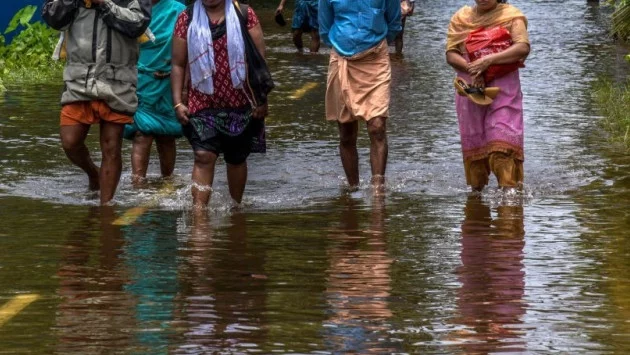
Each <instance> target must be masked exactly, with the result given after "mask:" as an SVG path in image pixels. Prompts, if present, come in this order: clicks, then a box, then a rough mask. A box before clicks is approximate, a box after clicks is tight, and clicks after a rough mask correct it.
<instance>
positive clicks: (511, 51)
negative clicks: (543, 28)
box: [468, 18, 530, 76]
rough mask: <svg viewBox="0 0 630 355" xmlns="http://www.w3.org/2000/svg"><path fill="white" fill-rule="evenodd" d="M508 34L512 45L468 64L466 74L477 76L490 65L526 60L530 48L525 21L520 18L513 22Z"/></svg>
mask: <svg viewBox="0 0 630 355" xmlns="http://www.w3.org/2000/svg"><path fill="white" fill-rule="evenodd" d="M510 32H511V35H512V42H513V44H512V45H511V46H510V47H509V48H508V49H506V50H504V51H503V52H499V53H494V54H489V55H487V56H485V57H482V58H479V59H477V60H476V61H474V62H472V63H470V64H469V65H468V72H469V73H470V74H471V75H473V76H478V75H480V74H481V73H483V72H485V71H486V70H487V69H488V68H489V67H490V66H491V65H497V64H511V63H516V62H520V61H524V60H525V58H527V56H528V55H529V50H530V47H529V36H528V34H527V27H526V24H525V21H524V20H522V19H520V18H519V19H515V20H513V22H512V25H511V31H510Z"/></svg>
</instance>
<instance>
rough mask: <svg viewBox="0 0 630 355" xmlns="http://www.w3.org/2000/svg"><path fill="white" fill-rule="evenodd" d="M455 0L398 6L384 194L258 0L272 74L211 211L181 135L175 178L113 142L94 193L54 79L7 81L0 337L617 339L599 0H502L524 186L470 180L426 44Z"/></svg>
mask: <svg viewBox="0 0 630 355" xmlns="http://www.w3.org/2000/svg"><path fill="white" fill-rule="evenodd" d="M463 3H464V2H462V1H455V0H443V1H419V2H418V6H417V7H416V14H415V15H414V17H412V18H410V19H409V20H408V21H407V29H406V33H405V48H404V52H405V56H404V58H403V59H397V60H394V62H393V80H394V85H395V89H394V91H393V93H392V108H391V119H390V121H389V142H390V158H389V165H388V172H387V177H388V191H387V194H386V196H385V197H383V198H373V197H372V196H371V194H370V191H369V189H368V188H367V182H368V179H369V163H368V162H369V161H368V139H367V135H366V134H365V132H363V133H362V134H361V135H360V141H359V143H360V148H359V149H360V150H359V153H360V163H361V177H362V178H363V179H364V180H362V182H363V187H362V188H361V189H360V191H358V192H355V193H353V194H350V195H348V194H346V193H344V192H343V189H342V187H343V182H344V177H343V170H342V168H341V164H340V161H339V157H338V153H337V143H336V140H337V130H336V127H335V125H333V124H330V123H327V122H325V121H324V120H323V111H324V103H323V97H324V91H325V87H324V86H325V78H326V68H327V59H328V58H327V51H326V50H324V51H323V53H322V54H319V55H296V54H295V53H294V49H293V47H292V44H291V40H290V34H289V33H288V29H286V28H278V27H277V26H275V25H274V24H273V22H272V21H273V20H272V12H271V11H260V12H259V15H260V16H261V18H262V19H263V28H264V30H265V34H266V43H267V46H268V57H269V62H270V65H271V68H272V71H273V74H274V78H275V79H276V82H277V89H276V90H275V92H274V93H273V97H272V101H271V107H270V112H271V115H270V117H269V120H268V133H267V134H268V140H269V143H270V146H269V149H268V153H267V154H266V155H252V156H251V158H250V159H249V171H250V180H249V183H248V186H247V188H246V191H245V200H244V208H243V209H242V210H240V211H232V209H231V207H232V205H231V203H230V201H229V195H228V192H227V184H226V180H225V165H224V164H223V163H221V164H220V166H219V167H218V169H217V176H216V179H215V191H216V192H215V194H214V195H213V197H212V200H211V203H210V206H211V211H210V213H209V214H195V213H193V212H192V211H191V209H190V186H189V184H190V172H191V168H192V158H193V156H192V153H191V150H190V148H189V146H188V144H187V142H185V141H184V140H181V141H179V143H178V156H177V159H178V161H177V166H176V178H175V179H174V181H173V182H163V181H161V180H160V179H159V177H158V176H159V167H158V166H157V164H155V163H156V161H152V165H151V166H150V169H149V172H150V174H149V180H150V184H149V185H150V186H149V187H147V188H146V189H142V190H137V189H133V188H132V187H131V182H130V176H129V175H130V171H129V166H130V165H129V160H128V157H129V152H130V144H129V142H126V143H125V145H124V149H125V157H127V158H126V160H125V163H124V164H125V166H124V171H123V178H122V180H121V184H120V186H119V190H118V193H117V197H116V201H117V204H116V206H115V207H113V208H99V207H96V204H97V199H95V196H93V195H92V194H90V193H88V192H87V191H86V186H87V182H86V178H85V177H84V176H83V175H82V174H81V173H80V172H79V170H78V169H77V168H74V167H73V166H71V164H70V163H69V162H68V161H67V159H66V157H65V156H64V154H63V152H62V150H61V147H60V143H59V140H58V111H59V106H58V99H59V92H60V90H61V87H60V86H59V85H52V86H37V87H26V88H18V87H9V88H8V89H9V91H8V92H7V93H6V95H4V97H3V98H1V99H0V100H2V101H0V219H1V222H0V307H3V308H0V344H2V346H0V354H29V353H32V354H51V353H54V354H101V353H106V354H166V353H169V354H170V353H173V354H212V353H250V352H256V353H262V354H270V353H316V354H329V353H338V354H341V353H350V352H354V353H362V354H364V353H375V354H381V353H409V354H433V353H434V354H483V353H494V352H513V353H589V354H607V353H619V354H625V353H628V352H630V240H629V239H628V238H629V237H630V232H629V231H630V214H629V212H628V211H629V210H628V206H630V178H629V176H630V157H628V156H627V154H625V153H623V152H622V151H621V150H620V149H616V148H613V149H611V148H610V147H608V143H607V142H606V141H605V139H604V138H603V136H602V134H600V133H599V131H598V130H599V128H598V126H597V121H598V119H599V117H598V114H597V111H596V109H595V108H594V107H593V105H592V103H591V98H590V93H589V88H590V82H591V81H592V80H594V79H596V78H597V76H598V75H600V74H603V73H608V74H613V75H617V76H618V77H623V76H624V75H625V74H626V73H627V71H626V69H625V64H622V61H620V58H621V57H622V56H623V54H624V51H623V50H621V49H619V48H618V47H616V46H615V45H614V43H613V42H612V41H611V40H610V39H609V38H608V37H607V35H606V28H607V27H606V26H607V24H606V18H607V10H605V9H600V8H599V7H596V6H588V5H586V2H585V1H583V0H567V1H563V2H558V1H542V0H540V1H513V3H514V4H515V5H517V6H518V7H520V8H521V9H522V10H523V11H524V12H525V14H526V15H528V19H529V29H530V36H531V41H532V53H531V55H530V57H529V59H528V61H527V67H526V68H525V69H522V70H521V78H522V85H523V92H524V96H525V102H524V106H525V157H526V161H525V184H526V194H525V196H524V197H522V198H518V199H517V198H505V197H503V196H502V195H501V194H498V193H497V192H496V183H495V182H493V183H492V184H491V186H490V188H489V189H487V190H486V191H485V192H484V194H483V195H482V196H481V197H471V196H469V195H468V193H467V191H468V189H467V187H466V185H465V178H464V170H463V166H462V162H461V160H462V159H461V152H460V145H459V135H458V130H457V120H456V116H455V111H454V99H453V94H452V92H453V89H452V84H451V83H452V78H453V72H452V70H451V69H450V68H449V67H448V66H447V65H446V63H445V62H444V56H443V48H444V43H445V33H446V26H447V24H448V20H449V18H450V16H451V15H452V14H453V13H454V12H455V11H456V9H457V8H459V7H460V6H461V5H462V4H463ZM94 133H95V132H93V133H92V137H91V140H90V147H92V149H93V152H94V153H95V152H97V149H96V148H97V141H96V139H95V138H96V137H94ZM95 156H97V155H95ZM29 295H31V297H32V298H25V297H28V296H29ZM17 296H22V298H19V297H17ZM16 297H17V298H16Z"/></svg>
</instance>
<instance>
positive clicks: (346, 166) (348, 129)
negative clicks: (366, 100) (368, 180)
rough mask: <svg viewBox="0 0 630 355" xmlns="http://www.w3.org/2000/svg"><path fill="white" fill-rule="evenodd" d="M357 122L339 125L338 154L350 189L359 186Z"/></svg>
mask: <svg viewBox="0 0 630 355" xmlns="http://www.w3.org/2000/svg"><path fill="white" fill-rule="evenodd" d="M358 131H359V122H357V121H354V122H349V123H339V154H340V155H341V164H342V165H343V170H344V171H345V173H346V178H348V185H350V187H357V186H359V153H358V152H357V135H358Z"/></svg>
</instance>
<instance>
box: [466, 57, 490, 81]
mask: <svg viewBox="0 0 630 355" xmlns="http://www.w3.org/2000/svg"><path fill="white" fill-rule="evenodd" d="M491 64H492V59H491V56H485V57H483V58H479V59H477V60H475V61H474V62H472V63H468V65H467V66H466V69H467V70H468V74H470V75H471V76H472V77H478V76H480V75H481V74H483V73H484V72H485V71H486V70H488V67H490V65H491Z"/></svg>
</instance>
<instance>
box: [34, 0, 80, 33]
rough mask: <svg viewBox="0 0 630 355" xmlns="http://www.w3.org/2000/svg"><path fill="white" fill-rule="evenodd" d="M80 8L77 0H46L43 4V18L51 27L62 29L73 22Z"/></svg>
mask: <svg viewBox="0 0 630 355" xmlns="http://www.w3.org/2000/svg"><path fill="white" fill-rule="evenodd" d="M78 9H79V6H78V5H77V2H76V0H46V2H44V6H42V18H43V19H44V21H46V23H47V24H48V25H49V26H50V27H52V28H54V29H55V30H58V31H62V30H64V29H65V27H66V26H68V25H69V24H70V23H72V20H73V19H74V15H75V14H76V12H77V10H78Z"/></svg>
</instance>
